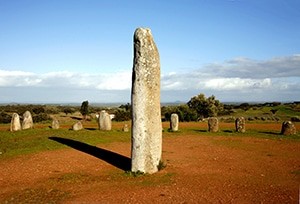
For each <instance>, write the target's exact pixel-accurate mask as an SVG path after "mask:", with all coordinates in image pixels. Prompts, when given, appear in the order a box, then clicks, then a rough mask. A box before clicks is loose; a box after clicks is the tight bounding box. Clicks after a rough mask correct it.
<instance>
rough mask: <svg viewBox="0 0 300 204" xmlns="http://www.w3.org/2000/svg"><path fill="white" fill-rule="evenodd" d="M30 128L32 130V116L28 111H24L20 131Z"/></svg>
mask: <svg viewBox="0 0 300 204" xmlns="http://www.w3.org/2000/svg"><path fill="white" fill-rule="evenodd" d="M30 128H33V120H32V116H31V113H30V112H29V111H25V113H24V114H23V122H22V130H26V129H30Z"/></svg>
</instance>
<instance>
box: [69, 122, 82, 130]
mask: <svg viewBox="0 0 300 204" xmlns="http://www.w3.org/2000/svg"><path fill="white" fill-rule="evenodd" d="M72 129H73V130H75V131H78V130H82V129H83V125H82V123H81V122H80V121H78V122H77V123H75V124H74V125H73V126H72Z"/></svg>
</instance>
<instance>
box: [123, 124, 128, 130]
mask: <svg viewBox="0 0 300 204" xmlns="http://www.w3.org/2000/svg"><path fill="white" fill-rule="evenodd" d="M122 130H123V132H129V128H128V125H127V124H124V126H123V128H122Z"/></svg>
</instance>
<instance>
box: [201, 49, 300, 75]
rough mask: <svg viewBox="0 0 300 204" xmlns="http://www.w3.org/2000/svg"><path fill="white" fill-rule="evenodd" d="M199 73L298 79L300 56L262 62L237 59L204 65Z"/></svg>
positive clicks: (276, 58)
mask: <svg viewBox="0 0 300 204" xmlns="http://www.w3.org/2000/svg"><path fill="white" fill-rule="evenodd" d="M199 72H205V73H208V74H210V76H214V77H229V78H230V77H239V78H252V79H263V78H278V77H294V76H298V77H300V55H299V54H296V55H292V56H285V57H275V58H272V59H269V60H262V61H259V60H252V59H249V58H245V57H239V58H235V59H232V60H228V61H225V62H222V63H213V64H209V65H206V66H205V67H204V68H203V69H201V70H199Z"/></svg>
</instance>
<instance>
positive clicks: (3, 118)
mask: <svg viewBox="0 0 300 204" xmlns="http://www.w3.org/2000/svg"><path fill="white" fill-rule="evenodd" d="M10 121H11V116H10V115H9V114H7V113H5V112H1V113H0V123H10Z"/></svg>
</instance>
